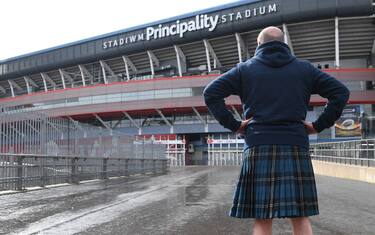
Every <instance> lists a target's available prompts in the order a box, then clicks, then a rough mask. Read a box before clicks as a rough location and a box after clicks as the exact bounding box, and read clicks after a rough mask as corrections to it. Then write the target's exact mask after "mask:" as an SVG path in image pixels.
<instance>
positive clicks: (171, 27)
mask: <svg viewBox="0 0 375 235" xmlns="http://www.w3.org/2000/svg"><path fill="white" fill-rule="evenodd" d="M277 11H278V5H277V4H276V3H274V4H269V5H264V6H259V7H253V8H249V9H246V10H243V11H237V12H231V13H227V14H216V15H212V16H210V15H207V14H201V15H196V16H195V17H193V19H191V20H177V21H175V22H174V23H172V24H169V23H168V25H163V24H159V25H157V26H153V27H147V28H145V29H144V30H143V31H144V32H143V33H136V34H132V35H128V36H124V37H120V38H118V39H113V40H107V41H104V42H103V49H109V48H115V47H121V46H124V45H128V44H132V43H136V42H139V41H150V40H157V39H161V38H165V37H170V36H176V35H177V36H178V37H180V38H183V37H184V36H185V34H186V33H189V32H194V31H200V30H208V31H209V32H212V31H214V30H215V29H216V28H217V26H218V25H219V24H228V23H232V22H234V21H239V20H250V19H252V18H254V17H260V16H264V15H268V14H272V13H276V12H277Z"/></svg>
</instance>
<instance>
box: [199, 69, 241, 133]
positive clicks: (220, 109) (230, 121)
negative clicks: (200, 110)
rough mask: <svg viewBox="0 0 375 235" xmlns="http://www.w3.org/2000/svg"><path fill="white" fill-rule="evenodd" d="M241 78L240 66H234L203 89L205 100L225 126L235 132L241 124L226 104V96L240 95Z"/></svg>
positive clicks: (213, 113)
mask: <svg viewBox="0 0 375 235" xmlns="http://www.w3.org/2000/svg"><path fill="white" fill-rule="evenodd" d="M240 88H241V78H240V72H239V67H238V65H237V67H235V68H232V69H231V70H229V71H228V72H226V73H224V74H223V75H222V76H220V77H218V78H217V79H215V80H214V81H212V82H211V83H210V84H208V85H207V86H206V88H205V89H204V91H203V96H204V101H205V103H206V105H207V107H208V109H209V110H210V112H211V113H212V115H213V116H214V117H215V118H216V120H217V121H218V122H219V123H220V124H221V125H222V126H224V127H225V128H227V129H229V130H231V131H233V132H235V131H237V130H238V128H239V127H240V125H241V121H238V120H236V119H235V118H234V117H233V114H232V113H231V112H229V110H228V109H227V108H226V106H225V101H224V98H226V97H228V96H230V95H240Z"/></svg>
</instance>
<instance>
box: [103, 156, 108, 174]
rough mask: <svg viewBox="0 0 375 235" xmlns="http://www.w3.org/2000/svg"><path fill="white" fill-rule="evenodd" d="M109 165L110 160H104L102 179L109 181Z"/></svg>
mask: <svg viewBox="0 0 375 235" xmlns="http://www.w3.org/2000/svg"><path fill="white" fill-rule="evenodd" d="M107 163H108V158H103V166H102V167H103V168H102V179H108V174H107Z"/></svg>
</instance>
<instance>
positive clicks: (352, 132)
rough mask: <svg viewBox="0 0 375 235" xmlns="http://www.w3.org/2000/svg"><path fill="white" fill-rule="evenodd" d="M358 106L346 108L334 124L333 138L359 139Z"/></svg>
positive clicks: (359, 121)
mask: <svg viewBox="0 0 375 235" xmlns="http://www.w3.org/2000/svg"><path fill="white" fill-rule="evenodd" d="M360 112H361V110H360V106H359V105H351V106H346V107H345V109H344V110H343V112H342V115H341V117H340V118H339V119H338V120H337V121H336V123H335V136H336V138H337V137H360V136H361V120H360Z"/></svg>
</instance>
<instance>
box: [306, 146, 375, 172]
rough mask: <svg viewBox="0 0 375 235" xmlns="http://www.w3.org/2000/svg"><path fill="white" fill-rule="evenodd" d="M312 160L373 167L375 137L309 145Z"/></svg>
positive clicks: (374, 162)
mask: <svg viewBox="0 0 375 235" xmlns="http://www.w3.org/2000/svg"><path fill="white" fill-rule="evenodd" d="M310 154H311V158H312V159H313V160H319V161H326V162H335V163H342V164H350V165H360V166H368V167H375V139H362V140H351V141H340V142H328V143H317V144H311V145H310Z"/></svg>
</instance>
